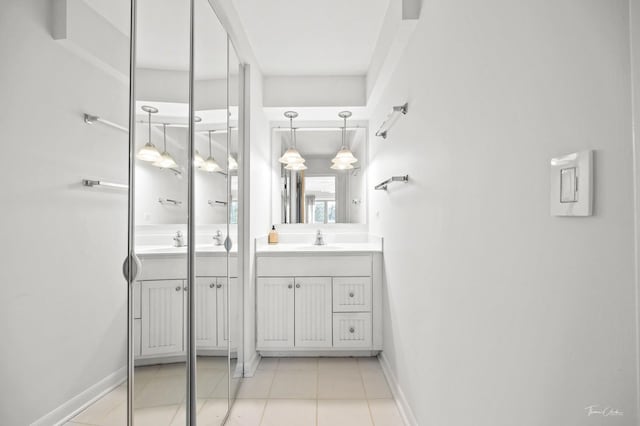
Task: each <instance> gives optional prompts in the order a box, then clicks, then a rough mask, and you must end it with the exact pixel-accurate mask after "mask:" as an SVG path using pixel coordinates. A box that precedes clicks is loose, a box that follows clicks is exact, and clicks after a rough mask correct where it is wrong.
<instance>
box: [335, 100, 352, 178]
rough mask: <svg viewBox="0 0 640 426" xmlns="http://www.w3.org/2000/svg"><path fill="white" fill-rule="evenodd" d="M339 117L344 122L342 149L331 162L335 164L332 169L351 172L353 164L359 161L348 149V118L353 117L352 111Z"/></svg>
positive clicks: (339, 114)
mask: <svg viewBox="0 0 640 426" xmlns="http://www.w3.org/2000/svg"><path fill="white" fill-rule="evenodd" d="M338 117H340V118H342V119H343V120H344V126H343V127H342V147H341V148H340V151H338V153H337V154H336V156H335V157H334V158H333V159H332V160H331V162H332V163H333V164H332V165H331V168H332V169H333V170H349V169H353V163H355V162H357V161H358V159H357V158H356V157H355V156H354V155H353V153H352V152H351V150H350V149H349V148H348V147H347V142H346V135H347V118H349V117H351V111H342V112H340V113H338Z"/></svg>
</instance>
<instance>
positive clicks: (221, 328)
mask: <svg viewBox="0 0 640 426" xmlns="http://www.w3.org/2000/svg"><path fill="white" fill-rule="evenodd" d="M236 280H237V279H236ZM230 284H231V285H233V284H234V283H230ZM217 293H218V321H217V322H218V346H220V347H226V346H227V345H228V343H229V327H228V325H229V320H228V317H227V314H228V312H229V309H228V300H227V297H228V295H229V286H228V285H227V278H226V277H218V285H217Z"/></svg>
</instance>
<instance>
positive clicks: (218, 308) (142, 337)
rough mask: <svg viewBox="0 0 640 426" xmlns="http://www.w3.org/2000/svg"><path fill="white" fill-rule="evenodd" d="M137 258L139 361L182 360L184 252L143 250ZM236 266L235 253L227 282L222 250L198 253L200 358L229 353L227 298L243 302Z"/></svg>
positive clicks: (184, 292)
mask: <svg viewBox="0 0 640 426" xmlns="http://www.w3.org/2000/svg"><path fill="white" fill-rule="evenodd" d="M138 257H139V258H140V261H141V263H142V269H141V272H140V275H139V276H138V277H137V281H136V283H135V284H134V319H135V320H134V321H135V356H136V362H137V363H138V364H146V363H154V362H158V361H163V360H164V359H168V360H174V359H175V358H176V357H180V356H182V357H184V355H185V339H186V337H185V335H184V332H183V330H184V329H185V327H184V325H185V324H184V322H185V316H186V303H187V298H186V291H187V289H186V279H187V256H186V248H185V247H180V248H163V249H155V250H154V249H151V250H144V251H141V252H140V253H138ZM237 263H238V262H237V254H236V253H233V252H232V253H231V255H230V258H229V271H230V274H229V275H230V277H231V278H230V279H229V283H227V278H226V271H227V257H226V252H225V251H224V248H223V247H221V246H217V247H216V246H212V247H210V248H208V249H204V250H202V251H198V252H197V254H196V287H197V290H196V291H197V293H196V294H197V297H196V326H197V328H196V339H197V343H196V345H197V347H198V349H199V354H201V355H203V354H209V355H223V354H226V351H227V344H228V341H229V336H228V324H227V320H226V318H227V304H226V300H227V297H229V299H230V301H236V303H237V301H238V300H239V298H238V297H237V293H236V292H237V290H238V279H237ZM229 290H231V293H230V294H228V292H229ZM230 303H233V302H230ZM234 311H235V312H238V311H237V310H235V309H234ZM232 340H234V339H232Z"/></svg>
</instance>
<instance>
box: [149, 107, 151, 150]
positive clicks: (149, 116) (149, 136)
mask: <svg viewBox="0 0 640 426" xmlns="http://www.w3.org/2000/svg"><path fill="white" fill-rule="evenodd" d="M149 143H151V111H149Z"/></svg>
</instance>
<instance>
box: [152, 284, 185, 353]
mask: <svg viewBox="0 0 640 426" xmlns="http://www.w3.org/2000/svg"><path fill="white" fill-rule="evenodd" d="M183 286H184V283H183V281H182V280H167V281H143V282H142V285H141V289H142V294H141V302H142V306H141V311H142V312H141V321H142V336H141V337H142V349H141V353H142V356H147V355H157V354H170V353H180V352H182V350H183V346H182V329H183V327H184V311H183V297H184V296H183V294H184V291H183Z"/></svg>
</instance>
